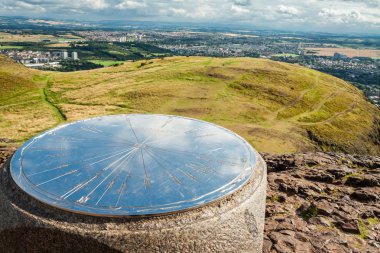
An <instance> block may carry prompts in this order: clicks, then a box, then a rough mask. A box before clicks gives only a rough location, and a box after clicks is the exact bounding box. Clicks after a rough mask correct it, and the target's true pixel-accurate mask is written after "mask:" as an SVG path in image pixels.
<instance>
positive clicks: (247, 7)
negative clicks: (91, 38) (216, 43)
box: [0, 0, 380, 34]
mask: <svg viewBox="0 0 380 253" xmlns="http://www.w3.org/2000/svg"><path fill="white" fill-rule="evenodd" d="M42 12H43V15H44V17H46V16H49V15H50V17H53V18H67V17H70V18H78V19H87V20H99V19H108V20H109V19H125V18H128V19H131V20H133V19H138V20H149V21H174V22H178V21H185V22H214V23H221V24H222V23H224V24H240V23H241V24H245V25H247V24H248V25H252V26H256V27H257V26H258V27H266V28H276V29H289V28H294V29H302V30H308V29H313V30H321V31H325V30H326V31H327V30H328V31H344V30H345V27H346V28H348V27H349V28H350V31H353V29H354V26H355V27H356V28H355V29H356V31H359V32H367V31H372V32H374V33H378V34H380V29H378V28H379V25H380V21H379V19H380V0H292V1H286V0H271V1H267V0H192V1H185V0H54V1H53V0H0V15H22V16H32V17H41V13H42Z"/></svg>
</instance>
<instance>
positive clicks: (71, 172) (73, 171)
mask: <svg viewBox="0 0 380 253" xmlns="http://www.w3.org/2000/svg"><path fill="white" fill-rule="evenodd" d="M77 171H78V170H72V171H69V172H67V173H65V174H63V175H60V176H58V177H55V178H52V179H50V180H48V181H45V182H43V183H40V184H37V185H36V186H41V185H43V184H46V183H49V182H51V181H54V180H57V179H59V178H61V177H64V176H67V175H70V174H74V173H75V172H77Z"/></svg>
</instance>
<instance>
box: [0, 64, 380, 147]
mask: <svg viewBox="0 0 380 253" xmlns="http://www.w3.org/2000/svg"><path fill="white" fill-rule="evenodd" d="M4 61H6V60H4V59H2V60H1V62H2V63H1V64H0V71H1V73H3V72H4V71H5V70H6V69H8V70H9V69H10V68H11V67H9V66H10V64H4V63H3V62H4ZM12 66H13V67H12V68H13V71H10V72H9V71H8V72H7V73H13V74H9V75H12V77H9V78H16V77H17V73H19V72H18V71H19V70H22V71H23V72H22V73H23V74H22V75H21V76H22V77H23V80H26V81H25V82H24V83H22V84H19V85H18V86H13V85H12V84H9V81H11V80H10V79H9V80H8V79H6V80H5V81H2V82H4V83H3V84H2V86H1V92H3V91H2V90H3V89H4V90H6V89H7V88H6V87H8V89H9V87H12V89H14V90H16V91H17V92H18V90H19V89H20V90H22V89H26V90H27V92H28V93H27V94H24V93H22V92H21V91H20V95H19V96H13V97H12V96H11V97H12V99H11V100H9V98H8V97H10V95H7V96H4V98H3V96H2V95H1V100H0V117H1V118H0V120H1V123H0V126H1V133H0V138H9V139H14V140H16V141H18V142H20V141H23V140H26V139H27V138H30V137H31V136H32V135H34V134H35V133H36V132H38V131H42V130H43V129H45V128H48V127H52V126H54V125H55V124H57V123H60V122H62V121H64V120H67V121H73V120H78V119H83V118H88V117H93V116H98V115H107V114H118V113H162V114H175V115H184V116H189V117H194V118H198V119H202V120H206V121H210V122H214V123H217V124H220V125H222V126H224V127H226V128H229V129H231V130H233V131H235V132H237V133H238V134H240V135H242V136H243V137H245V138H246V139H247V140H248V141H249V142H250V143H252V144H253V145H254V146H255V147H256V148H257V149H258V150H259V151H264V152H277V153H290V152H295V151H309V150H334V151H345V152H355V153H369V154H379V153H380V149H379V146H378V143H376V142H377V141H378V139H379V135H378V134H379V132H378V131H379V128H380V126H379V121H378V119H379V117H380V112H379V110H378V109H377V108H375V107H374V106H372V105H371V104H370V103H368V102H367V101H366V100H365V98H364V96H363V95H362V93H361V92H360V91H359V90H357V89H356V88H355V87H353V86H352V85H350V84H348V83H346V82H344V81H342V80H340V79H337V78H334V77H332V76H329V75H326V74H323V73H320V72H318V71H314V70H310V69H307V68H303V67H300V66H296V65H290V64H286V63H279V62H273V61H270V60H262V59H250V58H225V59H218V58H206V57H173V58H166V59H157V60H150V61H142V62H126V63H124V64H123V65H121V66H118V67H109V68H104V69H97V70H91V71H81V72H71V73H58V72H38V71H30V70H25V69H24V68H23V67H22V66H19V65H15V64H13V65H12ZM3 69H5V70H3ZM28 85H29V86H30V87H32V88H24V87H29V86H28ZM41 90H42V93H41ZM8 93H9V92H8ZM22 94H24V95H22ZM44 96H46V97H44ZM3 119H6V121H4V123H3ZM25 120H26V122H28V123H25ZM29 125H31V126H33V127H29Z"/></svg>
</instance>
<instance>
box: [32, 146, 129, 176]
mask: <svg viewBox="0 0 380 253" xmlns="http://www.w3.org/2000/svg"><path fill="white" fill-rule="evenodd" d="M130 150H132V149H130ZM128 151H129V150H127V151H123V152H120V153H118V155H121V154H122V153H126V152H128ZM113 153H115V152H112V153H109V154H106V155H101V156H97V157H92V158H88V159H85V160H83V161H81V162H78V163H69V164H64V165H61V166H58V167H55V168H53V169H50V170H44V171H40V172H36V173H33V174H30V175H26V176H28V177H31V176H35V175H39V174H43V173H46V172H51V171H54V170H58V169H62V168H67V167H69V166H72V165H81V164H84V163H85V162H87V161H89V160H93V159H96V158H99V157H102V156H107V155H110V154H113ZM112 157H114V156H112ZM112 157H108V158H104V159H103V160H100V161H97V162H95V163H92V164H91V165H94V164H96V163H100V162H102V161H105V160H108V159H110V158H112Z"/></svg>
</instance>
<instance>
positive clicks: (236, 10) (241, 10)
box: [231, 4, 250, 14]
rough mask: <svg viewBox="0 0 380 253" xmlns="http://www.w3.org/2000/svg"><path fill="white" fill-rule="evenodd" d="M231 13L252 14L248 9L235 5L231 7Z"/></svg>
mask: <svg viewBox="0 0 380 253" xmlns="http://www.w3.org/2000/svg"><path fill="white" fill-rule="evenodd" d="M231 11H232V12H234V13H236V14H247V13H249V12H250V11H249V10H248V9H247V8H245V7H244V6H240V5H235V4H233V5H232V6H231Z"/></svg>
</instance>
